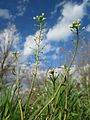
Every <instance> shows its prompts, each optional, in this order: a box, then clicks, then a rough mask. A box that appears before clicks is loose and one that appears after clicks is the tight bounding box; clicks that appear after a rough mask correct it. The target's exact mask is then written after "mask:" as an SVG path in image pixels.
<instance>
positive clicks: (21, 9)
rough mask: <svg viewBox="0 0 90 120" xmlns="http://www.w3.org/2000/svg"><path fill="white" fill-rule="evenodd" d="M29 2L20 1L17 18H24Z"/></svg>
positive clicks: (25, 0)
mask: <svg viewBox="0 0 90 120" xmlns="http://www.w3.org/2000/svg"><path fill="white" fill-rule="evenodd" d="M28 3H29V0H19V1H18V6H17V16H23V14H24V13H25V11H26V8H27V5H28Z"/></svg>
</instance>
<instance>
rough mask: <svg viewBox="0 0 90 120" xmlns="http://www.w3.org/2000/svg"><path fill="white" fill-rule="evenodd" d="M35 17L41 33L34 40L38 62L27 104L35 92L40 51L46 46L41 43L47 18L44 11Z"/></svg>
mask: <svg viewBox="0 0 90 120" xmlns="http://www.w3.org/2000/svg"><path fill="white" fill-rule="evenodd" d="M33 19H34V20H37V21H38V23H39V25H36V26H39V34H38V35H37V36H35V37H34V42H35V45H36V50H35V53H34V56H35V61H36V63H35V68H34V72H33V79H32V83H31V88H30V90H29V96H28V100H27V103H26V104H27V105H28V103H29V100H30V97H31V94H32V92H33V88H34V84H35V81H36V80H37V71H38V66H39V64H40V59H39V58H40V53H41V51H42V50H43V48H44V46H41V43H42V40H43V38H44V26H45V24H44V21H45V20H46V18H45V17H44V13H42V15H40V16H36V17H33ZM27 105H26V108H27ZM25 111H26V110H25Z"/></svg>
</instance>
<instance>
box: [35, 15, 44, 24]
mask: <svg viewBox="0 0 90 120" xmlns="http://www.w3.org/2000/svg"><path fill="white" fill-rule="evenodd" d="M33 20H38V22H40V23H42V22H44V21H45V20H46V18H45V17H44V13H42V15H40V16H36V17H33Z"/></svg>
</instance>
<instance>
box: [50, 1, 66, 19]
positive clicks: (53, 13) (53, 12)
mask: <svg viewBox="0 0 90 120" xmlns="http://www.w3.org/2000/svg"><path fill="white" fill-rule="evenodd" d="M64 4H65V1H63V2H60V3H58V4H56V5H55V8H54V10H53V11H52V12H51V17H53V16H54V15H55V14H56V13H57V10H58V8H60V7H61V6H62V5H64Z"/></svg>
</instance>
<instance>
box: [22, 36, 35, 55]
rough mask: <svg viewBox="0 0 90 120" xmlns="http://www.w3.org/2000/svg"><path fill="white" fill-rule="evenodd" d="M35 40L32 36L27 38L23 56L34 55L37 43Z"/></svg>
mask: <svg viewBox="0 0 90 120" xmlns="http://www.w3.org/2000/svg"><path fill="white" fill-rule="evenodd" d="M33 39H34V37H33V36H32V35H29V36H27V37H26V41H25V43H24V51H23V55H25V56H29V55H31V54H32V53H33V49H35V42H34V40H33Z"/></svg>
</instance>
